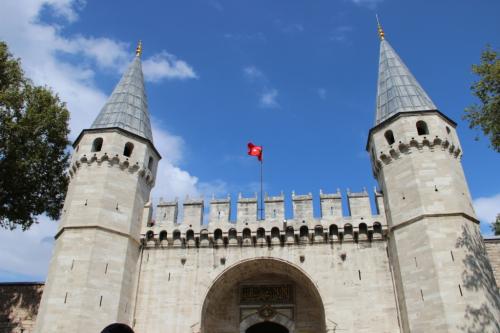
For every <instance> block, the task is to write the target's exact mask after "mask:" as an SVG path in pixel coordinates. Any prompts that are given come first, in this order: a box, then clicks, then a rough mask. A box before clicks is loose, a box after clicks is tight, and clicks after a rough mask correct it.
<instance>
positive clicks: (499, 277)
mask: <svg viewBox="0 0 500 333" xmlns="http://www.w3.org/2000/svg"><path fill="white" fill-rule="evenodd" d="M484 243H485V245H486V252H488V257H489V258H490V263H491V266H492V267H493V274H495V279H496V281H497V286H498V285H500V237H498V236H497V237H488V238H485V239H484Z"/></svg>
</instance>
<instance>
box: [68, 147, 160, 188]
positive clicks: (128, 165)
mask: <svg viewBox="0 0 500 333" xmlns="http://www.w3.org/2000/svg"><path fill="white" fill-rule="evenodd" d="M103 163H107V164H108V165H109V166H116V167H118V168H120V169H121V170H126V171H128V172H130V173H135V172H138V173H139V175H140V176H141V177H142V178H144V179H145V180H146V183H148V184H150V185H153V184H154V180H155V179H154V174H153V173H152V172H151V170H150V169H149V168H148V167H147V166H146V165H144V164H143V163H140V162H139V161H135V163H134V162H132V161H131V160H130V159H129V158H128V157H126V156H123V155H119V154H115V155H114V156H112V155H108V153H107V152H102V153H101V152H99V153H91V154H88V155H87V154H80V155H76V154H75V155H74V156H73V158H72V163H71V165H70V168H69V170H68V171H69V175H70V177H71V178H73V177H75V175H76V173H77V172H78V170H79V169H80V168H81V167H82V166H91V165H93V164H97V165H102V164H103Z"/></svg>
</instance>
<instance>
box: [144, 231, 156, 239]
mask: <svg viewBox="0 0 500 333" xmlns="http://www.w3.org/2000/svg"><path fill="white" fill-rule="evenodd" d="M154 236H155V233H154V232H153V230H149V231H148V232H147V233H146V239H147V240H148V241H150V240H153V238H154Z"/></svg>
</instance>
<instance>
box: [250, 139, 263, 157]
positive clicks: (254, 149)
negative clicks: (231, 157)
mask: <svg viewBox="0 0 500 333" xmlns="http://www.w3.org/2000/svg"><path fill="white" fill-rule="evenodd" d="M248 155H250V156H257V158H258V159H259V161H261V162H262V146H256V145H254V144H253V143H251V142H249V143H248Z"/></svg>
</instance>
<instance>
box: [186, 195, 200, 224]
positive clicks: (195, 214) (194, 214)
mask: <svg viewBox="0 0 500 333" xmlns="http://www.w3.org/2000/svg"><path fill="white" fill-rule="evenodd" d="M182 207H183V216H184V218H183V221H182V223H183V224H185V225H189V226H190V227H191V226H199V225H201V224H202V223H203V211H204V202H203V199H190V198H186V200H185V201H184V203H183V205H182Z"/></svg>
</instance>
